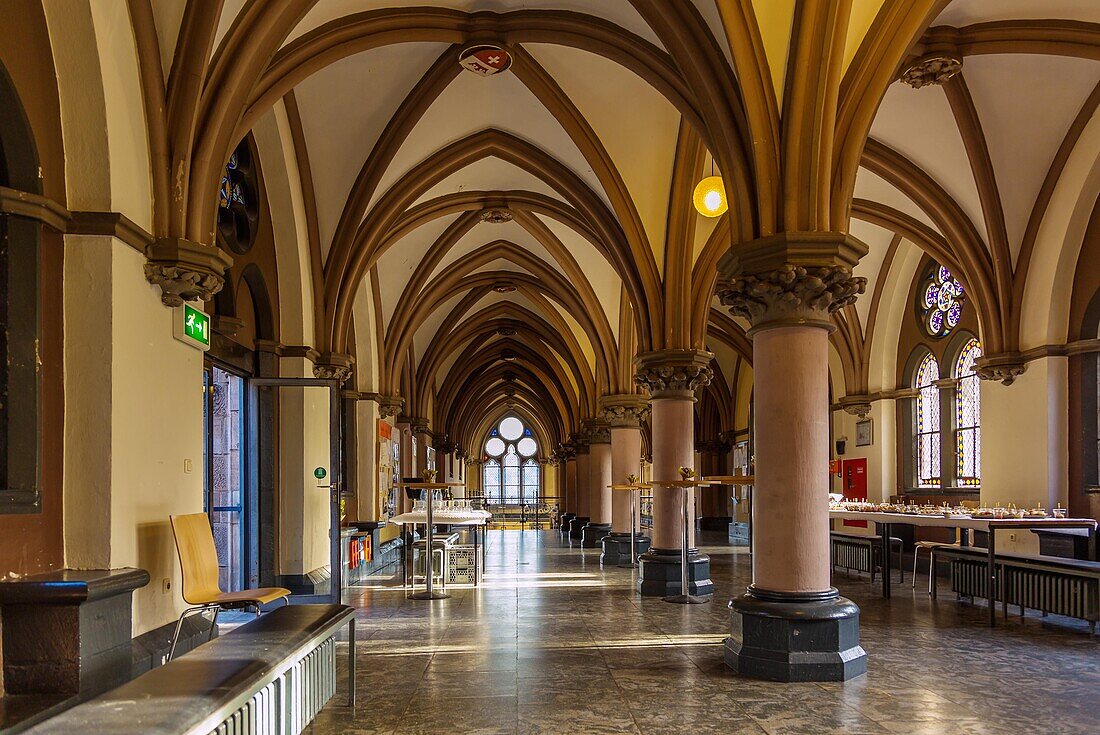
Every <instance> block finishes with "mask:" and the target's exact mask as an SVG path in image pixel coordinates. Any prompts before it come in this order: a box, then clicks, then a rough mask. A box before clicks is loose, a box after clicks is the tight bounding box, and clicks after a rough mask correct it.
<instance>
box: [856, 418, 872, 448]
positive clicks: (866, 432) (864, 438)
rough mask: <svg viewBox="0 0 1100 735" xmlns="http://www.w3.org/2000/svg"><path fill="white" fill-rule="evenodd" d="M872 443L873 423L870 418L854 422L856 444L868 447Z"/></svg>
mask: <svg viewBox="0 0 1100 735" xmlns="http://www.w3.org/2000/svg"><path fill="white" fill-rule="evenodd" d="M873 443H874V424H873V423H872V421H871V419H863V420H862V421H857V422H856V446H857V447H869V446H871V444H873Z"/></svg>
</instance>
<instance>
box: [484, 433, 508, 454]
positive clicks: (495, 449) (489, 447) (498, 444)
mask: <svg viewBox="0 0 1100 735" xmlns="http://www.w3.org/2000/svg"><path fill="white" fill-rule="evenodd" d="M485 451H486V452H487V453H488V454H490V455H492V456H494V457H499V456H500V455H502V454H504V442H503V441H501V440H500V439H499V438H498V437H495V436H494V437H493V438H492V439H490V440H489V441H487V442H485Z"/></svg>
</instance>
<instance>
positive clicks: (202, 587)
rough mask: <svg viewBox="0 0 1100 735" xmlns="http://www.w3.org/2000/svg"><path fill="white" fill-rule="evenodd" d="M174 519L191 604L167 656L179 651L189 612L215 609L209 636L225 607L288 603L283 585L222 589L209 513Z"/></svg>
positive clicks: (185, 589)
mask: <svg viewBox="0 0 1100 735" xmlns="http://www.w3.org/2000/svg"><path fill="white" fill-rule="evenodd" d="M169 519H170V520H171V522H172V535H174V536H175V537H176V553H177V554H178V555H179V559H180V570H181V572H182V573H183V600H184V602H186V603H187V604H188V605H191V607H189V608H187V609H186V610H184V611H183V614H182V615H180V618H179V620H178V621H177V622H176V632H175V633H174V634H173V635H172V646H171V648H170V649H169V650H168V660H169V661H171V660H172V656H173V655H175V652H176V643H177V642H178V641H179V637H180V628H181V627H182V626H183V621H184V619H185V618H187V617H188V616H189V615H193V614H195V613H198V614H200V615H201V614H202V613H204V612H206V611H207V610H213V611H214V619H213V620H212V621H211V622H210V636H209V638H207V640H209V639H210V638H213V637H214V628H215V626H217V624H218V613H219V612H221V611H222V610H237V609H241V608H248V607H254V608H256V615H259V614H260V606H261V605H266V604H267V603H269V602H274V601H275V600H282V601H283V602H284V604H287V605H289V604H290V600H289V599H288V598H289V597H290V590H288V589H283V588H282V587H261V588H259V589H254V590H241V591H240V592H223V591H222V589H221V586H220V584H219V583H218V550H217V548H215V546H214V533H213V531H212V530H211V528H210V517H209V516H208V515H206V514H205V513H189V514H188V515H181V516H169Z"/></svg>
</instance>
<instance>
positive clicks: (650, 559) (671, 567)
mask: <svg viewBox="0 0 1100 735" xmlns="http://www.w3.org/2000/svg"><path fill="white" fill-rule="evenodd" d="M628 553H629V552H628ZM638 592H640V593H641V594H642V596H643V597H671V596H672V595H679V594H681V591H680V550H679V549H650V550H649V551H647V552H646V553H644V554H642V555H641V556H639V557H638ZM688 594H691V595H710V594H714V582H712V581H711V580H710V557H709V556H707V555H706V554H700V553H699V550H698V549H688Z"/></svg>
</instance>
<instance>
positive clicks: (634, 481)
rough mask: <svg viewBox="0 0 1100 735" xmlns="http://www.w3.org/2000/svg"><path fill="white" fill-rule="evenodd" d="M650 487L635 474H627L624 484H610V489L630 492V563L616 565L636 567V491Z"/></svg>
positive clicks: (629, 567)
mask: <svg viewBox="0 0 1100 735" xmlns="http://www.w3.org/2000/svg"><path fill="white" fill-rule="evenodd" d="M647 487H652V485H649V484H647V483H641V482H638V476H637V475H629V476H628V477H627V478H626V484H624V485H611V489H612V490H619V491H624V492H629V493H630V563H629V564H619V565H618V566H619V567H621V568H623V569H636V568H637V567H638V554H637V552H636V551H635V548H636V540H637V537H638V505H637V500H638V495H637V494H638V493H639V492H640V491H641V489H642V488H647Z"/></svg>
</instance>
